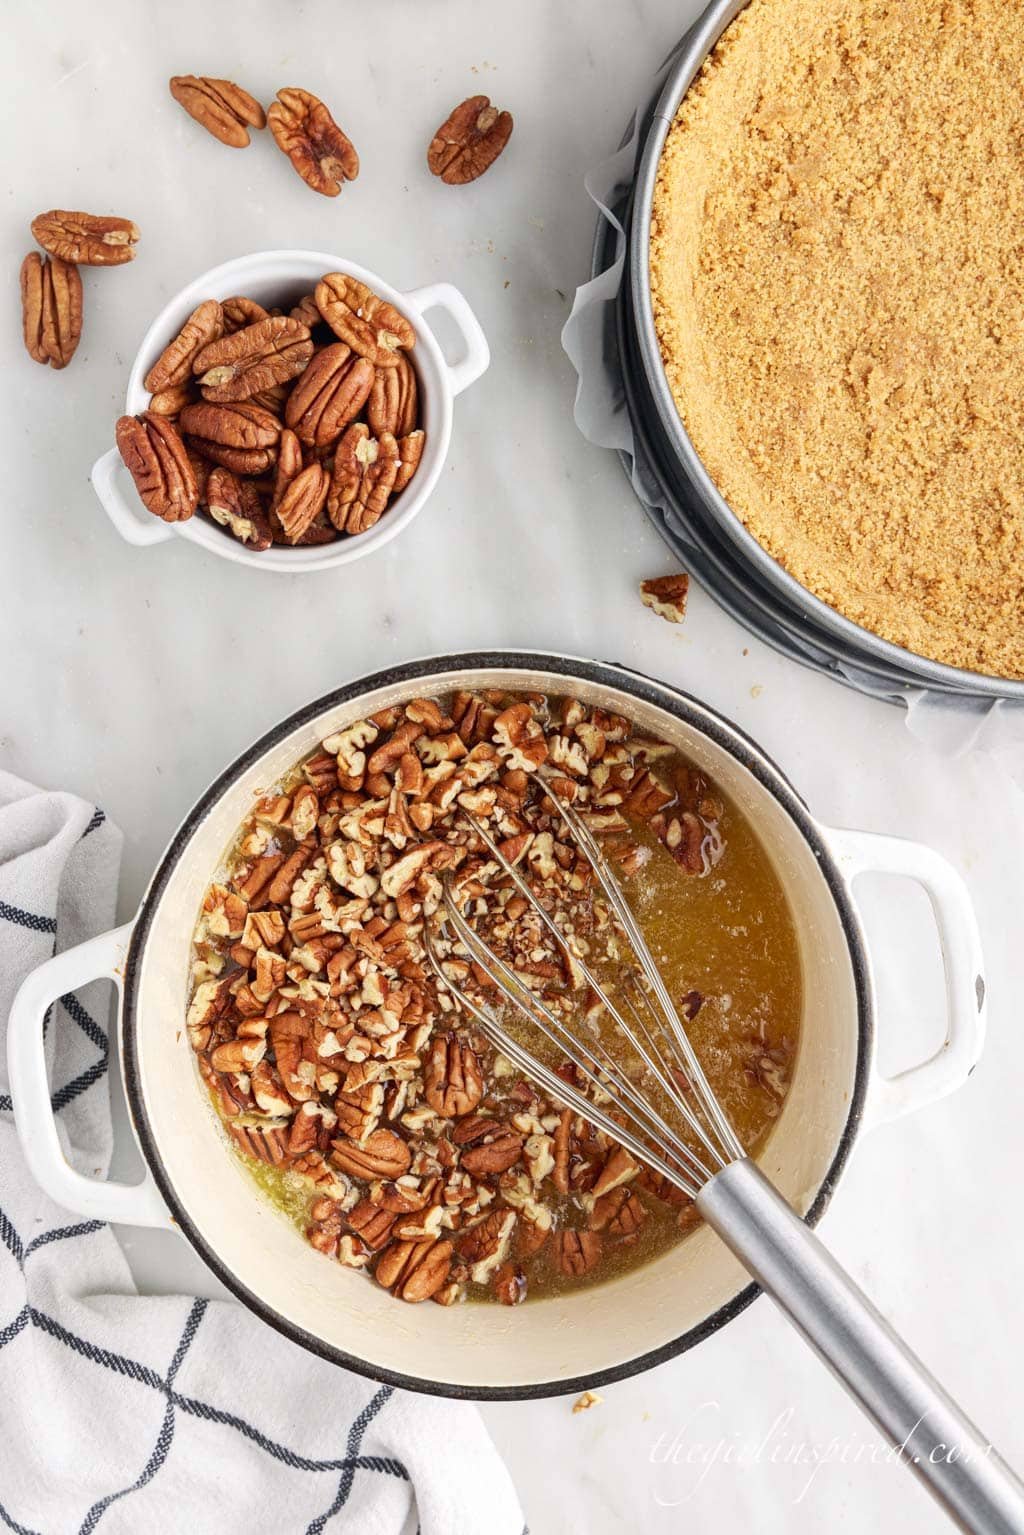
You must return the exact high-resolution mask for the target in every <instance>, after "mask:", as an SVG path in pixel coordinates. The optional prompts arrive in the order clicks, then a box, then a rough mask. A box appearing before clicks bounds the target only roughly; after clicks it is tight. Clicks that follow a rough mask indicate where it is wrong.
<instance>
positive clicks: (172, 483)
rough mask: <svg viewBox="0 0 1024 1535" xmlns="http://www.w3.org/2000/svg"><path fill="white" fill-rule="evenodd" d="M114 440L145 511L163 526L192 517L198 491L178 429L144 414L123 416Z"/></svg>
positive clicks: (165, 421)
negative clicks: (165, 523) (160, 518)
mask: <svg viewBox="0 0 1024 1535" xmlns="http://www.w3.org/2000/svg"><path fill="white" fill-rule="evenodd" d="M115 437H116V441H117V448H118V452H119V453H120V455H121V457H122V458H123V459H124V462H125V464H126V465H127V468H128V470H129V472H130V474H131V477H132V479H133V480H134V481H135V488H136V490H137V491H138V493H139V496H140V498H141V500H142V504H143V506H145V508H146V510H147V511H150V512H152V513H153V515H154V517H162V518H163V520H164V522H185V521H186V520H187V519H188V518H189V517H191V516H192V514H193V512H194V511H195V509H196V507H197V506H198V504H199V487H198V485H197V484H196V477H195V474H194V473H193V471H192V465H191V463H190V461H189V456H188V453H187V452H186V450H185V444H184V443H183V442H182V440H181V434H180V433H179V432H178V429H177V427H175V426H174V425H173V424H172V423H171V422H170V421H168V420H166V419H165V418H164V417H162V416H154V415H151V414H150V412H149V411H144V412H143V414H142V415H141V416H122V417H121V419H120V420H119V421H118V423H117V427H116V430H115Z"/></svg>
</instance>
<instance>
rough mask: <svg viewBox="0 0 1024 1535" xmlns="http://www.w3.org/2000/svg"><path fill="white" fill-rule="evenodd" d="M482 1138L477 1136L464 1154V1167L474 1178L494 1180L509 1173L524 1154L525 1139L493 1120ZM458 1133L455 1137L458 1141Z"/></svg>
mask: <svg viewBox="0 0 1024 1535" xmlns="http://www.w3.org/2000/svg"><path fill="white" fill-rule="evenodd" d="M489 1123H490V1125H491V1126H493V1129H491V1128H489V1129H488V1130H487V1131H486V1132H485V1133H484V1134H483V1135H482V1136H475V1137H474V1139H473V1141H472V1144H471V1145H469V1146H467V1147H466V1149H465V1150H464V1151H463V1153H462V1166H463V1167H464V1168H465V1170H466V1172H467V1173H469V1174H470V1175H471V1176H472V1177H474V1178H492V1177H495V1176H496V1175H497V1174H498V1173H504V1172H507V1171H508V1169H509V1168H510V1167H512V1166H513V1165H514V1164H515V1163H516V1162H518V1161H519V1158H520V1157H521V1156H522V1154H523V1139H522V1136H520V1135H517V1134H516V1133H515V1131H514V1130H510V1129H509V1127H508V1125H503V1124H500V1123H497V1122H496V1121H494V1120H491V1121H490V1122H489ZM457 1135H458V1132H457V1131H456V1135H455V1136H453V1139H457Z"/></svg>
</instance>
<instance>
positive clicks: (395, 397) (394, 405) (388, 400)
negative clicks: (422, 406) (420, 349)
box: [366, 352, 419, 437]
mask: <svg viewBox="0 0 1024 1535" xmlns="http://www.w3.org/2000/svg"><path fill="white" fill-rule="evenodd" d="M396 355H397V357H398V362H397V364H396V365H395V366H394V367H391V368H378V369H377V370H376V372H375V373H374V377H373V387H372V388H371V390H370V399H369V403H368V405H367V409H366V419H367V421H368V422H369V423H370V430H371V431H372V432H373V433H374V435H375V436H377V437H379V436H380V434H381V433H382V432H390V433H391V435H392V436H393V437H407V436H408V435H409V433H410V432H413V431H414V430H415V428H416V418H417V412H418V409H419V390H418V388H417V384H416V374H415V372H414V371H413V366H412V363H411V362H410V361H409V359H408V357H406V355H405V353H404V352H398V353H397V354H396Z"/></svg>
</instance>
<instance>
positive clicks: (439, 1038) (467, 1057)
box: [423, 1034, 484, 1119]
mask: <svg viewBox="0 0 1024 1535" xmlns="http://www.w3.org/2000/svg"><path fill="white" fill-rule="evenodd" d="M483 1094H484V1078H483V1072H482V1071H481V1070H480V1062H479V1060H478V1059H477V1057H476V1054H475V1052H474V1050H473V1048H472V1046H471V1045H469V1044H467V1043H466V1042H465V1040H462V1039H460V1038H459V1036H458V1035H457V1034H438V1035H436V1036H435V1038H434V1040H433V1042H432V1044H431V1047H430V1054H429V1056H428V1057H427V1064H426V1067H425V1068H424V1072H423V1096H424V1098H425V1099H426V1100H427V1102H428V1103H429V1104H430V1107H431V1108H432V1109H434V1110H435V1111H436V1112H437V1113H438V1114H441V1115H443V1116H444V1118H446V1119H451V1118H453V1117H454V1116H455V1115H460V1114H471V1113H472V1112H473V1110H474V1109H475V1108H476V1106H477V1104H478V1103H479V1102H480V1099H481V1098H482V1097H483Z"/></svg>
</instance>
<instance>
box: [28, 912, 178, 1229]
mask: <svg viewBox="0 0 1024 1535" xmlns="http://www.w3.org/2000/svg"><path fill="white" fill-rule="evenodd" d="M131 931H132V924H131V923H130V922H129V923H127V924H126V925H125V926H124V927H117V928H113V929H112V930H111V931H110V932H109V933H101V934H100V936H99V937H98V938H90V939H89V941H88V942H87V943H81V944H79V945H78V947H77V948H74V949H66V950H65V951H64V953H62V954H56V955H54V957H53V959H50V960H47V962H46V963H45V964H44V965H40V966H39V968H38V969H37V970H33V971H32V972H31V973H30V974H29V975H27V976H26V977H25V979H24V981H23V982H22V983H21V986H20V988H19V990H18V993H17V995H16V996H15V998H14V1005H13V1007H12V1008H11V1016H10V1019H9V1021H8V1025H7V1071H8V1076H9V1078H10V1084H11V1097H12V1099H13V1101H14V1119H15V1123H16V1125H17V1127H18V1138H19V1139H20V1141H21V1147H22V1150H23V1151H24V1153H25V1160H26V1162H27V1163H28V1165H29V1170H30V1172H31V1173H32V1176H33V1177H34V1178H35V1180H36V1182H37V1183H38V1184H39V1186H40V1188H42V1189H43V1190H44V1192H45V1193H47V1194H49V1196H50V1198H51V1199H53V1200H56V1202H57V1204H59V1205H63V1206H64V1208H65V1209H67V1210H74V1211H75V1212H76V1213H77V1214H79V1215H86V1216H89V1217H90V1218H92V1219H93V1220H101V1221H114V1222H116V1223H117V1224H119V1225H124V1226H168V1227H170V1226H173V1224H174V1223H173V1221H172V1220H171V1217H170V1214H169V1213H168V1210H167V1206H166V1205H165V1204H164V1201H163V1198H162V1196H161V1194H160V1191H159V1189H158V1188H157V1186H156V1184H155V1183H154V1181H153V1176H152V1174H151V1173H150V1171H149V1169H148V1168H147V1169H146V1175H145V1177H144V1178H143V1179H142V1182H141V1183H134V1184H133V1183H113V1182H101V1181H100V1180H98V1179H95V1178H87V1177H86V1176H85V1175H84V1173H80V1172H78V1171H77V1170H76V1169H75V1168H73V1167H72V1166H71V1164H70V1163H69V1162H68V1161H67V1158H66V1157H65V1156H64V1152H63V1150H62V1148H61V1144H60V1137H59V1136H58V1134H57V1124H56V1120H55V1119H54V1115H53V1108H52V1106H51V1103H50V1083H49V1079H48V1077H47V1074H46V1057H45V1055H44V1052H43V1019H44V1018H45V1016H46V1011H47V1008H49V1007H50V1005H51V1004H52V1003H53V1002H55V1001H56V1000H57V998H58V997H63V996H66V995H67V993H68V992H69V991H74V990H75V989H76V988H77V987H79V986H84V985H86V984H87V983H88V982H89V981H95V980H98V979H99V978H100V977H102V976H109V977H110V979H111V980H112V981H113V982H114V983H115V985H116V986H117V988H118V992H119V993H120V991H121V972H122V970H123V967H124V961H125V956H126V954H127V952H128V940H129V938H130V937H131Z"/></svg>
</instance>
